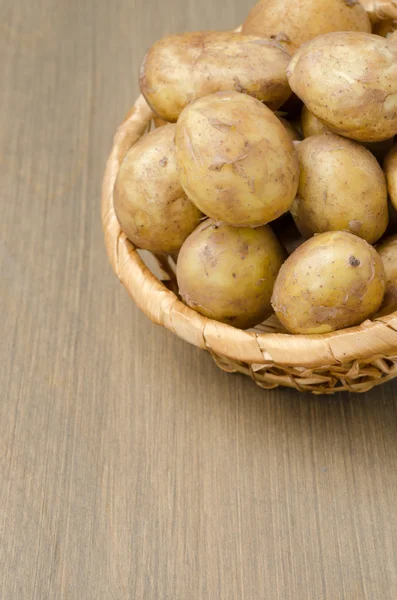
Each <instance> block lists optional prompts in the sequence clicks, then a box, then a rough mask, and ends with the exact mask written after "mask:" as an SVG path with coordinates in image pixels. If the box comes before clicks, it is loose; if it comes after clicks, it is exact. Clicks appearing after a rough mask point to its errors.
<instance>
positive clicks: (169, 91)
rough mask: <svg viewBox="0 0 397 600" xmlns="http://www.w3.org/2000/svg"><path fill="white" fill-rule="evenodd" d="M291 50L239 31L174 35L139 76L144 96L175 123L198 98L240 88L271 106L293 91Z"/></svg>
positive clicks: (155, 51) (154, 52)
mask: <svg viewBox="0 0 397 600" xmlns="http://www.w3.org/2000/svg"><path fill="white" fill-rule="evenodd" d="M290 58H291V57H290V55H289V53H288V52H287V51H286V50H285V48H283V47H282V46H280V45H279V44H277V43H276V42H274V41H272V40H266V39H263V38H261V37H258V36H252V35H242V34H241V33H234V32H225V31H222V32H199V33H185V34H183V35H172V36H168V37H165V38H163V39H161V40H159V41H158V42H156V43H155V44H154V45H153V46H152V47H151V49H150V50H149V52H148V54H147V55H146V57H145V59H144V61H143V64H142V67H141V74H140V85H141V90H142V94H143V95H144V96H145V98H146V100H147V102H148V104H149V105H150V106H151V107H152V108H153V110H154V111H155V112H156V113H157V114H158V115H159V116H160V117H161V118H162V119H165V120H166V121H171V122H175V121H176V120H177V119H178V117H179V114H180V113H181V111H182V109H183V108H184V107H185V106H187V104H189V102H191V101H192V100H195V99H196V98H201V97H203V96H208V94H212V93H213V92H218V91H221V90H236V91H238V92H243V93H246V94H249V95H251V96H253V97H254V98H257V99H258V100H260V101H261V102H264V103H265V104H267V106H269V107H270V108H271V109H272V110H276V109H278V108H280V106H282V104H284V102H285V101H286V100H287V99H288V97H289V96H290V94H291V90H290V88H289V86H288V81H287V77H286V74H285V71H286V68H287V66H288V63H289V61H290Z"/></svg>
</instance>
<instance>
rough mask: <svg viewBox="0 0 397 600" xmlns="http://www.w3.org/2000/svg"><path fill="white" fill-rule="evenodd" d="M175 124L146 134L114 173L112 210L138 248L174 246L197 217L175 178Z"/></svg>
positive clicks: (166, 249) (159, 249)
mask: <svg viewBox="0 0 397 600" xmlns="http://www.w3.org/2000/svg"><path fill="white" fill-rule="evenodd" d="M174 137H175V125H166V126H164V127H160V128H159V129H155V130H154V131H152V132H151V133H148V134H146V135H145V136H144V137H143V138H141V139H140V140H139V142H137V143H136V144H135V145H134V146H133V147H132V148H131V150H130V151H129V153H128V154H127V156H126V158H125V160H124V162H123V163H122V165H121V167H120V170H119V173H118V175H117V179H116V184H115V188H114V209H115V212H116V216H117V218H118V221H119V223H120V226H121V229H122V230H123V231H124V233H125V234H126V236H127V237H128V238H129V239H130V240H131V241H132V242H133V243H134V244H135V245H136V246H138V248H143V249H145V250H150V251H151V252H156V253H173V252H176V251H177V250H179V248H180V247H181V246H182V244H183V242H184V241H185V239H186V238H187V236H188V235H189V234H190V233H191V232H192V231H193V230H194V229H195V228H196V227H197V225H198V224H199V222H200V219H201V218H202V214H201V212H200V211H199V209H198V208H197V207H196V206H195V205H194V204H192V202H190V200H189V199H188V198H187V196H186V194H185V193H184V191H183V189H182V186H181V184H180V182H179V179H178V175H177V171H176V164H175V145H174Z"/></svg>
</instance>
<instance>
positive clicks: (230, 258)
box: [177, 219, 285, 329]
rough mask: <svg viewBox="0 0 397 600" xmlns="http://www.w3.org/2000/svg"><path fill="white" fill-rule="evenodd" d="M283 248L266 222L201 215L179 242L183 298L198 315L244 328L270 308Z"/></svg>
mask: <svg viewBox="0 0 397 600" xmlns="http://www.w3.org/2000/svg"><path fill="white" fill-rule="evenodd" d="M284 257H285V254H284V251H283V249H282V247H281V245H280V244H279V242H278V240H277V238H276V236H275V235H274V233H273V231H272V230H271V228H270V227H268V226H264V227H258V228H256V229H251V228H248V227H231V226H230V225H226V224H225V223H216V222H215V221H213V220H211V219H208V220H206V221H204V222H203V223H202V224H201V225H200V226H199V227H198V228H197V229H196V230H195V231H194V232H193V233H192V234H191V235H190V236H189V237H188V238H187V240H186V241H185V243H184V244H183V246H182V248H181V250H180V252H179V256H178V263H177V280H178V286H179V291H180V294H181V296H182V298H183V300H184V302H185V303H186V304H187V305H188V306H190V307H191V308H193V309H194V310H196V311H197V312H199V313H201V314H202V315H204V316H206V317H209V318H211V319H215V320H217V321H221V322H223V323H228V324H229V325H233V326H234V327H240V328H242V329H247V328H248V327H253V326H254V325H257V324H258V323H261V322H262V321H263V320H264V319H265V318H266V317H267V316H268V315H269V314H270V313H271V306H270V298H271V295H272V291H273V285H274V282H275V280H276V277H277V273H278V271H279V269H280V267H281V265H282V262H283V260H284Z"/></svg>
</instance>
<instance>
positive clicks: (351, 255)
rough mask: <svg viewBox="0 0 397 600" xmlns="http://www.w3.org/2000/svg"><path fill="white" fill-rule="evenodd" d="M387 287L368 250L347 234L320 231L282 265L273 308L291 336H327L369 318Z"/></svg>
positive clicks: (380, 267) (379, 266)
mask: <svg viewBox="0 0 397 600" xmlns="http://www.w3.org/2000/svg"><path fill="white" fill-rule="evenodd" d="M385 286H386V277H385V270H384V267H383V263H382V260H381V258H380V256H379V254H378V253H377V252H376V250H375V249H374V248H373V247H372V246H370V245H369V244H368V243H367V242H365V241H364V240H362V239H361V238H359V237H357V236H355V235H352V234H351V233H346V232H342V231H337V232H328V233H321V234H319V235H316V236H314V237H312V238H311V239H310V240H308V241H307V242H305V243H304V244H302V245H301V246H299V248H298V249H297V250H295V252H294V253H293V254H291V256H290V257H289V258H288V259H287V260H286V262H285V263H284V264H283V266H282V267H281V269H280V272H279V275H278V277H277V280H276V283H275V286H274V291H273V296H272V306H273V308H274V311H275V313H276V315H277V317H278V319H279V320H280V322H281V323H282V324H283V325H284V327H285V328H286V329H287V330H288V331H289V332H291V333H300V334H312V333H328V332H331V331H335V330H337V329H342V328H344V327H349V326H353V325H358V324H359V323H362V322H363V321H365V319H367V318H369V317H371V316H373V315H374V314H375V313H376V311H377V310H378V309H379V307H380V306H381V304H382V300H383V297H384V293H385Z"/></svg>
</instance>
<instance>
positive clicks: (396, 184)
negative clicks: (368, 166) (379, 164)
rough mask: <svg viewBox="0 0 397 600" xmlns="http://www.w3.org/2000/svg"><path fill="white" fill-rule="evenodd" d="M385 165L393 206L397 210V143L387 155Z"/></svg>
mask: <svg viewBox="0 0 397 600" xmlns="http://www.w3.org/2000/svg"><path fill="white" fill-rule="evenodd" d="M383 166H384V170H385V173H386V180H387V189H388V191H389V197H390V202H391V204H392V206H393V208H394V209H395V210H397V144H395V145H394V146H393V148H392V149H391V150H390V152H389V153H388V155H387V156H386V158H385V162H384V165H383Z"/></svg>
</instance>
